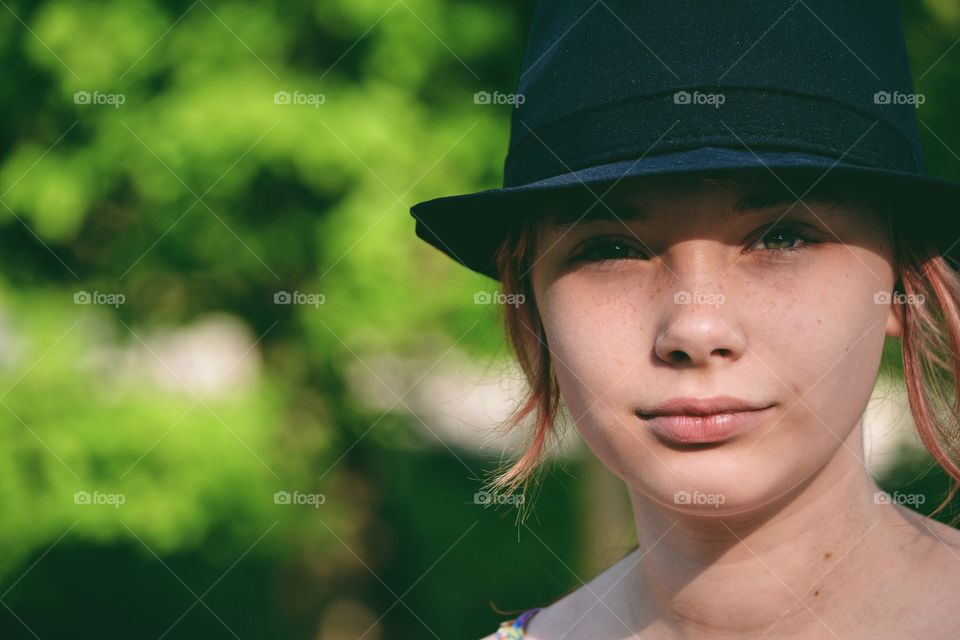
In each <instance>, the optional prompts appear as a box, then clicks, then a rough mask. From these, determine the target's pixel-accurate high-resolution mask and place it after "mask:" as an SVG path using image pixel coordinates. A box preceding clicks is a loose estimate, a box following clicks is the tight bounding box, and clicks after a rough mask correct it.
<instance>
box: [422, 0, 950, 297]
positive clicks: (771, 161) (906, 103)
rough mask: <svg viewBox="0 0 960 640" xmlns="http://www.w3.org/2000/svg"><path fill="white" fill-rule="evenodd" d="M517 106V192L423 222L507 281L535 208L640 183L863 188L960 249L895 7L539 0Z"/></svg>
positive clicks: (440, 242) (483, 197)
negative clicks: (504, 259)
mask: <svg viewBox="0 0 960 640" xmlns="http://www.w3.org/2000/svg"><path fill="white" fill-rule="evenodd" d="M515 95H516V96H523V99H522V100H521V99H519V98H518V99H516V100H515V101H514V102H515V103H516V108H515V109H514V111H513V116H512V120H511V126H510V143H509V148H508V152H507V157H506V160H505V163H504V171H503V187H502V188H499V189H489V190H486V191H479V192H476V193H470V194H465V195H454V196H444V197H439V198H434V199H432V200H427V201H425V202H420V203H418V204H416V205H414V206H413V207H412V208H411V209H410V213H411V215H412V216H413V217H414V218H415V219H416V228H415V231H416V234H417V236H418V237H420V238H422V239H423V240H425V241H426V242H428V243H430V244H431V245H433V246H435V247H437V248H438V249H440V250H441V251H443V252H444V253H446V254H447V255H449V256H450V257H451V258H453V259H454V260H456V261H458V262H460V263H461V264H463V265H465V266H467V267H469V268H470V269H472V270H474V271H476V272H477V273H482V274H485V275H488V276H490V277H492V278H494V279H498V274H497V271H496V266H495V264H494V261H493V255H494V251H495V248H496V246H497V244H498V243H499V242H500V240H501V239H502V238H503V237H504V235H505V233H506V231H507V229H508V228H509V225H510V224H512V223H514V222H516V221H517V220H518V219H519V218H520V217H521V216H524V215H526V214H528V213H529V212H530V211H531V210H533V208H531V207H530V206H529V205H530V203H531V199H536V198H539V197H542V196H543V195H544V194H545V193H547V192H555V191H557V190H578V191H586V192H589V193H591V194H594V195H599V193H600V191H599V190H598V187H600V186H601V185H603V184H604V183H613V182H616V181H618V180H621V179H624V178H628V177H634V176H655V175H662V174H680V173H704V172H706V173H717V172H720V171H727V170H758V171H766V172H768V173H769V172H772V173H773V175H775V176H780V175H786V174H789V173H791V172H804V171H805V172H819V174H820V175H826V174H827V173H830V174H834V175H835V176H836V175H840V176H843V175H848V176H851V177H852V176H859V177H861V178H863V179H866V180H868V181H870V180H875V181H876V184H877V185H878V186H882V187H883V188H884V189H886V190H891V192H893V193H895V194H896V195H897V197H898V201H899V200H900V199H901V198H902V201H903V203H905V206H909V207H910V212H909V213H910V217H911V221H914V222H915V223H916V224H917V225H921V226H923V227H925V228H927V229H929V230H930V231H931V234H932V236H933V237H935V238H936V239H937V241H938V242H939V243H940V247H941V251H942V252H943V253H944V255H948V256H949V255H952V254H951V253H950V250H951V249H954V248H955V247H956V245H958V244H960V241H958V239H960V220H958V219H957V216H955V215H953V211H952V208H953V207H954V206H955V204H954V203H955V202H957V198H958V196H960V183H958V182H955V181H952V180H947V179H943V178H937V177H934V176H930V175H929V174H928V173H927V168H926V164H925V162H924V158H923V149H922V147H921V144H920V138H919V134H918V130H917V116H916V112H917V108H918V107H919V106H920V105H921V104H923V102H925V96H923V95H922V94H916V93H914V88H913V80H912V77H911V73H910V67H909V59H908V57H907V51H906V45H905V43H904V37H903V31H902V27H901V24H900V14H899V9H898V7H897V4H896V2H895V0H844V1H843V2H837V1H836V0H730V1H728V2H712V1H709V0H687V1H684V2H662V1H659V0H547V1H543V0H541V2H540V3H539V4H538V6H537V8H536V11H535V13H534V17H533V21H532V25H531V28H530V32H529V35H528V40H527V47H526V51H525V55H524V61H523V65H522V71H521V75H520V79H519V83H518V87H517V92H516V94H515ZM797 195H798V197H799V195H800V194H797Z"/></svg>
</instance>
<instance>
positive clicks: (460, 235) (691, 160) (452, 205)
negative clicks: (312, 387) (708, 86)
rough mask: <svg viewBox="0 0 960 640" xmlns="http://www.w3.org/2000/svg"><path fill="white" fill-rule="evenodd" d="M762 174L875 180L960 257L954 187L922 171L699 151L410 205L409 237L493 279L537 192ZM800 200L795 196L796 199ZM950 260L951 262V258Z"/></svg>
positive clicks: (808, 157)
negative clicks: (660, 178) (651, 179)
mask: <svg viewBox="0 0 960 640" xmlns="http://www.w3.org/2000/svg"><path fill="white" fill-rule="evenodd" d="M750 169H754V170H764V171H766V172H768V173H769V172H772V173H773V174H775V175H777V176H778V177H780V178H781V179H783V178H784V177H786V176H788V175H789V174H790V173H794V172H797V171H802V172H810V171H819V172H821V173H822V174H827V173H829V174H835V173H837V172H839V173H840V174H845V175H857V176H862V177H864V178H871V179H876V180H877V181H878V182H877V184H878V185H882V186H883V187H884V189H885V190H887V191H891V192H895V193H896V194H897V195H898V196H899V197H902V198H903V201H904V202H908V201H909V202H912V203H914V204H915V205H916V206H915V207H911V212H910V215H911V217H912V218H913V219H915V220H916V224H917V225H927V226H928V228H929V230H930V231H931V232H932V234H933V235H934V237H936V238H937V240H938V243H941V244H940V247H941V251H942V253H943V254H944V255H946V256H948V257H952V256H956V255H958V254H960V219H958V213H960V212H958V211H956V210H955V209H956V208H957V204H958V203H960V182H956V181H952V180H947V179H944V178H938V177H935V176H930V175H926V174H918V173H906V172H902V171H894V170H889V169H877V168H873V167H867V166H862V165H856V164H849V163H845V162H837V161H836V160H835V159H833V158H829V157H824V156H818V155H814V154H807V153H799V152H783V151H769V150H762V151H750V150H743V149H729V148H722V147H699V148H696V149H691V150H687V151H680V152H675V153H670V154H663V155H657V156H651V157H644V158H640V159H630V160H621V161H618V162H613V163H609V164H604V165H597V166H593V167H588V168H584V169H579V170H575V171H571V172H569V173H564V174H561V175H557V176H552V177H549V178H545V179H543V180H538V181H536V182H531V183H529V184H524V185H520V186H514V187H506V188H501V189H487V190H485V191H478V192H475V193H468V194H463V195H455V196H443V197H440V198H434V199H432V200H427V201H424V202H420V203H418V204H416V205H414V206H413V207H411V208H410V214H411V215H412V216H413V217H414V218H415V219H416V228H415V232H416V235H417V236H418V237H419V238H421V239H423V240H424V241H426V242H427V243H429V244H431V245H433V246H434V247H436V248H437V249H439V250H440V251H442V252H443V253H445V254H447V255H448V256H449V257H451V258H452V259H454V260H455V261H457V262H459V263H460V264H462V265H464V266H466V267H468V268H469V269H471V270H473V271H475V272H477V273H480V274H482V275H486V276H488V277H490V278H493V279H494V280H499V275H498V273H497V269H496V264H495V262H494V253H495V251H496V248H497V246H498V245H499V243H500V242H501V240H502V239H503V238H504V237H505V236H506V233H507V231H508V229H509V228H510V225H512V224H515V223H516V222H517V221H518V220H520V219H521V218H522V217H523V216H524V215H526V214H528V213H529V212H530V211H531V210H532V207H530V204H531V202H532V201H533V200H535V199H536V198H538V197H543V196H544V195H545V194H548V193H552V192H559V191H565V190H578V191H583V192H585V193H591V192H592V193H593V194H595V196H596V197H599V196H601V195H602V191H598V190H597V189H596V188H595V187H598V186H600V185H603V184H605V183H612V182H616V181H619V180H622V179H625V178H632V177H641V176H657V175H664V176H666V175H678V174H690V173H707V172H709V173H711V174H712V173H720V172H727V171H743V170H750ZM798 195H800V194H798ZM952 259H956V258H952Z"/></svg>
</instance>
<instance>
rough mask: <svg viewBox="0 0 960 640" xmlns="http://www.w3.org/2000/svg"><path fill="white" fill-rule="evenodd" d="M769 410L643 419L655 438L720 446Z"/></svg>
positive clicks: (681, 442)
mask: <svg viewBox="0 0 960 640" xmlns="http://www.w3.org/2000/svg"><path fill="white" fill-rule="evenodd" d="M768 409H770V407H765V408H763V409H754V410H750V411H736V412H732V413H715V414H710V415H702V416H701V415H642V414H640V418H641V419H642V420H643V421H644V422H645V423H646V424H647V426H648V427H649V428H650V429H651V430H652V431H653V432H654V434H656V435H657V436H659V437H661V438H663V439H665V440H668V441H670V442H673V443H677V444H699V443H708V442H723V441H724V440H729V439H730V438H732V437H734V436H736V435H738V434H741V433H743V432H744V431H746V430H748V429H750V428H751V427H753V426H755V425H756V424H757V423H758V422H760V421H761V420H762V419H763V418H765V417H766V415H767V411H768Z"/></svg>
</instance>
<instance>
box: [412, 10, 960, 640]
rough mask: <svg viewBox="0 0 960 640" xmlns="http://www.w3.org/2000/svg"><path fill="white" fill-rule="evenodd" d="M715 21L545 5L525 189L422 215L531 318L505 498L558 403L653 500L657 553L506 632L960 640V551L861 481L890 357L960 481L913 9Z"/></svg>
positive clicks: (940, 216)
mask: <svg viewBox="0 0 960 640" xmlns="http://www.w3.org/2000/svg"><path fill="white" fill-rule="evenodd" d="M719 4H720V3H683V4H682V5H681V6H679V7H678V6H677V4H676V3H656V2H637V1H636V0H633V1H631V2H622V3H616V2H611V3H594V4H590V3H586V2H551V3H546V5H549V6H545V5H541V6H540V8H539V9H538V12H537V15H536V16H535V18H534V24H533V27H532V29H531V36H530V44H529V45H528V51H527V57H526V59H525V63H524V66H525V69H526V71H525V72H524V74H523V75H522V76H521V89H525V90H526V91H521V93H524V94H525V101H524V102H523V107H522V108H521V109H519V110H518V111H517V112H516V113H515V114H514V122H513V127H512V129H511V144H510V153H509V154H508V158H507V163H506V167H505V169H506V173H505V180H504V182H505V186H504V188H503V189H497V190H491V191H487V192H481V193H478V194H470V195H468V196H456V197H447V198H440V199H436V200H433V201H429V202H427V203H421V204H419V205H417V206H416V207H414V209H413V210H412V211H413V214H414V216H415V217H417V233H418V235H419V236H420V237H422V238H424V239H425V240H427V241H428V242H431V244H434V245H435V246H437V247H438V248H440V249H441V250H443V251H444V252H445V253H447V254H448V255H450V256H451V257H453V258H454V259H456V260H457V261H459V262H461V263H462V264H464V265H466V266H468V267H470V268H471V269H473V270H474V271H476V272H478V273H484V274H486V275H489V276H491V277H495V278H497V279H498V280H499V281H500V282H501V285H502V288H503V291H504V293H508V294H516V295H517V296H518V297H517V298H515V299H519V300H522V301H523V302H522V303H521V304H519V305H508V306H505V307H504V309H503V313H504V320H505V327H506V330H507V335H508V338H509V339H510V341H511V344H512V345H513V347H514V350H515V352H516V355H517V357H518V360H519V363H520V365H521V366H522V368H523V370H524V372H525V374H526V376H527V379H528V381H529V383H530V389H531V390H530V396H529V397H528V398H527V399H526V401H525V403H524V404H523V405H522V406H521V407H520V408H519V409H518V411H517V413H516V415H515V416H514V420H512V421H511V423H510V425H511V426H513V425H518V424H520V423H521V421H522V420H524V419H525V418H527V417H531V416H532V417H533V418H534V420H533V430H532V432H531V433H530V437H529V442H530V446H529V449H528V450H527V452H526V453H525V454H524V456H522V457H521V458H520V459H519V460H518V461H517V462H516V464H514V465H513V466H512V467H511V468H510V469H508V470H507V472H506V473H504V474H503V475H501V476H500V477H498V478H497V479H496V481H495V482H494V483H493V484H492V488H493V490H495V491H501V490H503V491H512V490H514V489H516V488H517V487H519V486H520V485H521V484H523V483H525V482H526V481H527V480H528V479H529V477H530V474H531V473H532V472H533V471H534V469H535V468H536V467H537V465H538V463H539V461H540V460H541V458H542V455H543V454H544V452H545V451H546V450H547V447H548V443H549V441H550V439H551V438H552V437H553V436H554V435H555V434H554V420H555V417H556V415H557V412H558V411H559V409H560V407H561V405H562V406H563V408H564V409H565V410H566V411H567V412H569V415H570V417H571V418H572V421H573V424H574V425H575V426H576V429H577V432H578V433H579V435H580V437H582V439H583V440H584V441H585V442H586V444H587V445H588V446H589V448H590V449H591V451H592V452H593V453H594V455H596V457H597V458H598V459H599V460H600V461H601V462H602V463H603V464H604V465H606V466H607V467H608V468H609V469H610V470H611V471H612V472H613V473H614V474H616V475H617V476H618V477H619V478H621V479H622V480H623V481H624V483H625V484H626V487H627V489H628V492H629V495H630V498H631V502H632V505H633V515H634V521H635V525H636V531H637V540H638V543H639V544H638V547H637V548H636V549H635V550H634V551H633V552H631V553H630V554H628V555H627V556H626V557H624V558H623V559H622V560H620V561H619V562H617V563H616V564H614V565H613V566H612V567H610V568H608V569H607V570H605V571H604V572H603V573H601V574H600V575H599V576H597V577H596V578H594V579H593V580H591V581H590V582H589V583H587V584H586V585H584V586H582V587H580V588H578V589H576V590H575V591H573V592H571V593H569V594H567V595H565V596H563V597H561V598H560V599H558V600H556V601H555V602H553V603H548V604H545V606H543V607H537V608H534V609H530V610H528V611H526V612H524V614H522V615H521V616H519V617H518V618H516V619H515V620H510V621H506V622H504V623H503V625H501V628H500V629H499V630H498V631H497V632H496V633H495V634H493V635H490V636H488V638H489V639H493V638H521V637H525V638H527V639H528V640H547V639H550V640H558V639H561V638H569V639H571V640H576V639H581V638H583V639H589V640H606V639H611V640H612V639H618V640H625V639H628V638H643V639H645V640H674V639H681V638H684V639H696V640H700V639H721V638H723V639H730V638H757V639H759V638H768V639H774V638H777V639H788V638H789V639H800V638H804V639H806V638H843V639H845V640H846V639H852V638H870V639H871V640H878V639H888V638H889V639H895V638H896V639H902V638H934V639H941V638H942V639H943V640H947V639H955V638H958V637H960V618H958V617H957V616H956V615H954V612H953V611H952V607H950V606H949V605H950V604H951V603H954V602H956V601H957V598H958V597H960V596H958V594H960V532H958V531H957V530H956V529H954V528H952V527H949V526H946V525H943V524H940V523H939V522H937V521H935V520H933V519H932V518H928V517H925V516H921V515H920V514H917V513H915V512H914V511H912V510H911V509H909V508H907V507H905V506H903V505H902V504H899V503H898V502H897V501H896V500H891V499H890V497H889V496H887V495H886V494H884V493H883V492H881V491H880V490H879V488H878V487H877V485H876V483H875V482H874V481H873V479H872V478H871V477H870V475H869V473H868V472H867V469H866V467H865V465H864V448H863V413H864V410H865V408H866V405H867V402H868V400H869V398H870V395H871V392H872V390H873V388H874V384H875V382H876V379H877V374H878V370H879V366H880V362H881V354H882V349H883V345H884V341H885V339H886V338H888V337H891V338H899V339H900V340H901V341H902V350H903V359H904V372H905V378H906V380H905V381H906V384H907V388H908V391H909V397H910V404H911V409H912V411H913V414H914V418H915V421H916V424H917V428H918V431H919V433H920V435H921V437H922V439H923V442H924V444H925V445H926V446H927V447H928V449H930V451H931V453H932V454H933V455H934V456H935V457H936V459H937V461H938V462H939V463H940V464H941V465H942V466H943V467H944V468H945V469H946V470H947V471H948V472H950V473H951V474H952V475H954V477H960V469H958V468H957V466H956V462H955V461H956V459H957V455H956V454H957V445H958V441H960V440H958V435H957V425H958V408H957V406H956V404H955V403H954V401H955V399H956V398H957V389H958V388H957V354H958V352H960V348H958V346H960V278H958V275H957V273H956V271H955V267H954V264H953V262H952V259H951V258H950V255H951V253H950V252H951V249H953V247H954V245H955V244H957V243H958V239H960V230H958V228H957V226H958V225H957V221H956V219H955V218H952V217H949V216H948V215H944V214H945V213H946V212H947V211H948V210H947V209H946V207H948V206H949V203H950V202H951V201H955V198H956V197H957V195H958V194H960V189H958V185H957V184H956V183H953V182H950V181H945V180H939V179H936V178H932V177H930V176H927V175H926V171H925V168H924V166H923V162H922V152H920V151H919V148H920V147H919V140H918V138H917V135H916V127H915V121H914V118H915V115H914V114H913V113H912V112H909V111H905V110H904V109H899V108H889V109H888V108H887V107H893V106H897V105H891V104H888V103H886V102H884V100H883V99H882V94H881V99H880V100H879V101H878V100H877V99H876V97H875V96H876V94H877V90H876V88H877V86H880V87H886V89H888V90H891V91H894V92H897V93H898V94H909V93H910V92H911V91H912V86H911V83H910V76H909V69H908V67H907V66H906V53H905V51H904V48H903V41H902V33H901V31H900V25H899V18H898V15H897V11H896V6H895V3H893V2H869V3H868V2H865V1H864V2H860V1H852V2H846V3H827V2H795V3H789V2H776V1H767V0H765V1H764V2H739V3H733V4H735V5H736V7H737V9H739V11H733V10H732V9H731V8H730V7H728V6H723V7H719V6H717V5H719ZM865 19H867V20H868V21H869V23H870V29H864V28H863V23H864V20H865ZM777 27H779V29H778V30H777V31H776V33H775V34H771V30H773V29H775V28H777ZM696 34H699V37H700V38H701V40H700V41H694V40H692V38H693V37H694V35H696ZM704 40H707V41H708V42H707V43H704V42H703V41H704ZM598 43H602V45H603V46H600V45H598ZM638 43H639V44H638ZM707 45H709V46H707ZM796 52H802V55H797V54H796ZM866 69H868V70H869V73H867V70H866ZM874 76H875V77H874ZM598 77H599V78H602V79H604V80H605V81H606V82H607V83H608V84H604V83H601V82H598V81H597V79H598ZM878 81H879V85H878V84H877V83H878ZM867 93H869V94H870V95H871V96H872V97H873V98H872V100H873V101H872V102H870V101H868V100H866V99H864V98H863V96H864V95H866V94H867ZM697 95H701V96H702V95H707V96H710V97H709V99H705V98H697V97H696V96H697ZM911 95H912V94H911ZM678 96H679V97H678ZM892 100H895V99H892ZM900 106H902V105H900ZM913 108H914V107H913V106H911V107H910V109H913ZM671 123H672V124H671ZM519 296H522V297H519ZM951 495H952V494H951Z"/></svg>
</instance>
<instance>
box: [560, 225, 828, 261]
mask: <svg viewBox="0 0 960 640" xmlns="http://www.w3.org/2000/svg"><path fill="white" fill-rule="evenodd" d="M802 226H803V225H795V224H790V223H780V224H774V225H772V226H771V227H769V228H768V229H767V230H766V231H764V232H763V233H762V235H760V236H758V237H757V239H756V241H754V244H756V243H757V242H760V241H763V240H767V242H769V243H774V242H776V241H777V240H775V238H781V240H779V241H780V242H785V241H786V240H791V239H792V240H795V241H799V242H800V244H799V245H798V246H790V247H780V248H777V249H766V250H762V251H764V252H765V253H774V254H777V255H786V254H790V253H794V252H799V251H804V250H806V249H809V248H810V245H811V244H816V242H817V240H816V238H814V237H813V236H812V235H810V234H809V233H808V232H806V231H804V229H803V228H802ZM635 244H636V242H635V241H632V240H628V239H626V238H621V237H616V236H602V237H597V238H591V239H590V240H588V241H586V242H585V243H583V245H582V248H581V250H580V251H578V252H577V254H576V255H575V256H574V261H575V262H617V261H619V260H631V259H635V258H634V257H628V256H624V255H617V256H615V257H610V256H609V255H608V256H607V257H603V255H602V254H603V253H604V252H605V251H607V250H613V251H616V250H618V249H619V250H620V251H621V252H622V251H633V252H636V253H640V254H642V253H644V250H643V249H642V248H637V247H635V246H634V245H635ZM598 254H599V255H598ZM635 257H637V258H643V257H644V256H642V255H641V256H635Z"/></svg>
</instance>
